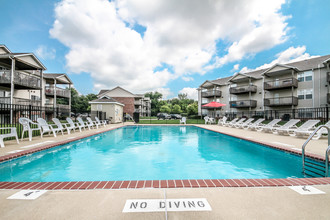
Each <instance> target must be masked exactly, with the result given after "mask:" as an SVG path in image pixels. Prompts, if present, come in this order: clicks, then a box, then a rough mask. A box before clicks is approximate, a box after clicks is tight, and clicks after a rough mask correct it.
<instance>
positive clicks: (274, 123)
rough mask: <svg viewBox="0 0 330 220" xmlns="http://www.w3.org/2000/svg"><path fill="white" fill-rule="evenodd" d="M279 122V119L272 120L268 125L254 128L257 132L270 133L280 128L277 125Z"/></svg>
mask: <svg viewBox="0 0 330 220" xmlns="http://www.w3.org/2000/svg"><path fill="white" fill-rule="evenodd" d="M280 121H281V119H273V120H272V121H270V122H269V123H268V124H262V125H259V126H257V127H256V128H255V130H257V131H259V132H260V131H263V132H272V131H273V130H274V129H275V128H277V127H280V125H278V123H279V122H280Z"/></svg>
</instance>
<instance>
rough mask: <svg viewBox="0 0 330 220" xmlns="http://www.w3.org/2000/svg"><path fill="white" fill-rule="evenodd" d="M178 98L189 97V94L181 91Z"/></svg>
mask: <svg viewBox="0 0 330 220" xmlns="http://www.w3.org/2000/svg"><path fill="white" fill-rule="evenodd" d="M178 98H179V99H180V100H183V99H188V94H187V93H179V94H178Z"/></svg>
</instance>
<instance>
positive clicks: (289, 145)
mask: <svg viewBox="0 0 330 220" xmlns="http://www.w3.org/2000/svg"><path fill="white" fill-rule="evenodd" d="M272 143H273V144H279V145H283V146H287V147H295V146H294V145H291V144H284V143H281V142H276V141H273V142H272Z"/></svg>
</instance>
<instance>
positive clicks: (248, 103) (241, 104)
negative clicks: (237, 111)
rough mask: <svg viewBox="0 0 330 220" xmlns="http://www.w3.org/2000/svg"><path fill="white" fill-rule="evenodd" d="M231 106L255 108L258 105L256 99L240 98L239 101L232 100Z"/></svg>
mask: <svg viewBox="0 0 330 220" xmlns="http://www.w3.org/2000/svg"><path fill="white" fill-rule="evenodd" d="M229 105H230V108H249V107H251V108H255V107H257V101H256V100H239V101H230V102H229Z"/></svg>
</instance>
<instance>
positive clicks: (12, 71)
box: [9, 56, 15, 124]
mask: <svg viewBox="0 0 330 220" xmlns="http://www.w3.org/2000/svg"><path fill="white" fill-rule="evenodd" d="M9 58H10V59H11V71H10V124H13V104H14V86H15V85H14V72H15V59H14V58H12V57H11V56H9Z"/></svg>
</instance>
